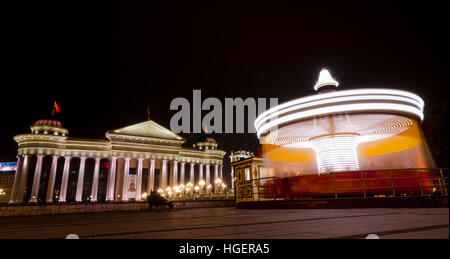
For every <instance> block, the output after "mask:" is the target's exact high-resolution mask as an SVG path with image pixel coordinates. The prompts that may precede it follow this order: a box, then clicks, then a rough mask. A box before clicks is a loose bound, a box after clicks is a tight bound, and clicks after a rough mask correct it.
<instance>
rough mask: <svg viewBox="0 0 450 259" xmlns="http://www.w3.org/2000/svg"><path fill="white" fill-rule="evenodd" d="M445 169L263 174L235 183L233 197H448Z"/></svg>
mask: <svg viewBox="0 0 450 259" xmlns="http://www.w3.org/2000/svg"><path fill="white" fill-rule="evenodd" d="M448 174H449V169H448V168H408V169H386V170H360V171H346V172H335V173H330V174H321V175H306V176H292V177H286V178H280V177H265V178H259V179H253V180H247V181H243V182H241V183H239V184H236V200H237V201H238V202H240V201H262V200H285V199H293V198H294V199H295V198H335V199H338V198H346V197H364V198H366V197H397V196H443V197H448V188H449V186H448Z"/></svg>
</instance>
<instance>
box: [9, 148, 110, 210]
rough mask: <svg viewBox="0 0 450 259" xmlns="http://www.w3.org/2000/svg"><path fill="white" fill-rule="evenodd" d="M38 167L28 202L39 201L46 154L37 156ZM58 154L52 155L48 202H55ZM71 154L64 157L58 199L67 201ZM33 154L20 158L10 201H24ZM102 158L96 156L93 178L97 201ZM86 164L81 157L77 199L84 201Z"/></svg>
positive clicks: (93, 195)
mask: <svg viewBox="0 0 450 259" xmlns="http://www.w3.org/2000/svg"><path fill="white" fill-rule="evenodd" d="M36 158H37V159H36V167H35V170H34V176H33V183H32V187H31V195H30V199H29V201H28V202H30V203H34V202H37V199H38V194H39V185H40V180H41V173H42V163H43V160H44V155H37V156H36ZM58 158H59V157H58V156H53V157H52V163H51V167H50V175H49V178H48V186H47V193H46V201H47V202H48V203H51V202H53V191H54V187H55V178H56V170H57V166H58ZM71 158H72V157H71V156H65V157H64V168H63V175H62V180H61V188H60V191H59V196H58V201H59V202H65V201H66V196H67V185H68V183H69V173H70V160H71ZM30 159H31V155H24V156H23V157H21V156H20V157H19V159H18V167H17V171H16V174H15V176H14V182H13V188H12V192H11V198H10V201H9V202H10V203H18V202H22V201H23V199H24V197H23V195H24V190H25V185H26V184H27V177H28V167H29V164H30ZM100 160H101V157H95V167H94V177H93V179H92V192H91V201H97V195H98V183H99V171H100ZM85 165H86V157H80V169H79V172H78V180H77V189H76V194H75V200H76V201H78V202H80V201H82V195H83V181H84V171H85Z"/></svg>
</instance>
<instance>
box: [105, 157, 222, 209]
mask: <svg viewBox="0 0 450 259" xmlns="http://www.w3.org/2000/svg"><path fill="white" fill-rule="evenodd" d="M130 160H131V158H130V157H126V158H125V166H124V177H123V183H122V196H121V200H122V201H128V199H129V197H128V187H129V186H128V177H129V171H130ZM155 162H156V160H155V159H150V160H149V171H148V186H147V190H148V192H151V191H154V190H155ZM161 162H162V164H161V177H160V179H159V188H160V189H162V190H165V189H166V188H167V187H168V178H167V176H168V172H167V168H168V160H166V159H163V160H162V161H161ZM178 163H179V161H177V160H173V166H172V170H171V172H170V184H169V185H170V186H172V187H173V186H176V185H178ZM116 164H117V157H113V158H112V159H111V166H110V171H109V173H108V175H109V176H108V182H107V187H106V188H107V190H106V200H107V201H113V200H116V199H118V200H120V199H119V198H120V197H115V195H114V190H115V184H114V183H115V178H116V168H117V165H116ZM142 164H143V158H138V165H137V172H136V193H137V195H136V200H141V194H142V169H143V166H142ZM195 164H196V163H190V176H189V181H190V182H191V183H192V184H194V179H195V178H194V177H195V171H194V169H195ZM203 166H205V167H206V181H205V182H206V186H208V185H209V184H210V165H209V164H206V165H205V164H199V179H200V180H204V178H203ZM185 167H186V163H185V162H181V163H180V184H185V172H186V171H185ZM222 172H223V166H221V165H220V166H219V165H215V169H214V177H215V179H217V178H218V177H220V179H222Z"/></svg>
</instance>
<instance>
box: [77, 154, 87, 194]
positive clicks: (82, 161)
mask: <svg viewBox="0 0 450 259" xmlns="http://www.w3.org/2000/svg"><path fill="white" fill-rule="evenodd" d="M85 165H86V157H80V170H78V181H77V192H76V194H75V201H78V202H80V201H82V200H83V182H84V167H85Z"/></svg>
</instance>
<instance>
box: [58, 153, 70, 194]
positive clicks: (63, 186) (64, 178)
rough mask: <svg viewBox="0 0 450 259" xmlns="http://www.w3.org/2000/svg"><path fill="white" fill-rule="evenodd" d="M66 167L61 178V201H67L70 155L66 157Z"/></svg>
mask: <svg viewBox="0 0 450 259" xmlns="http://www.w3.org/2000/svg"><path fill="white" fill-rule="evenodd" d="M64 158H65V160H64V169H63V175H62V180H61V190H60V191H59V202H66V195H67V184H68V183H69V171H70V159H71V157H70V156H66V157H64Z"/></svg>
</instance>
